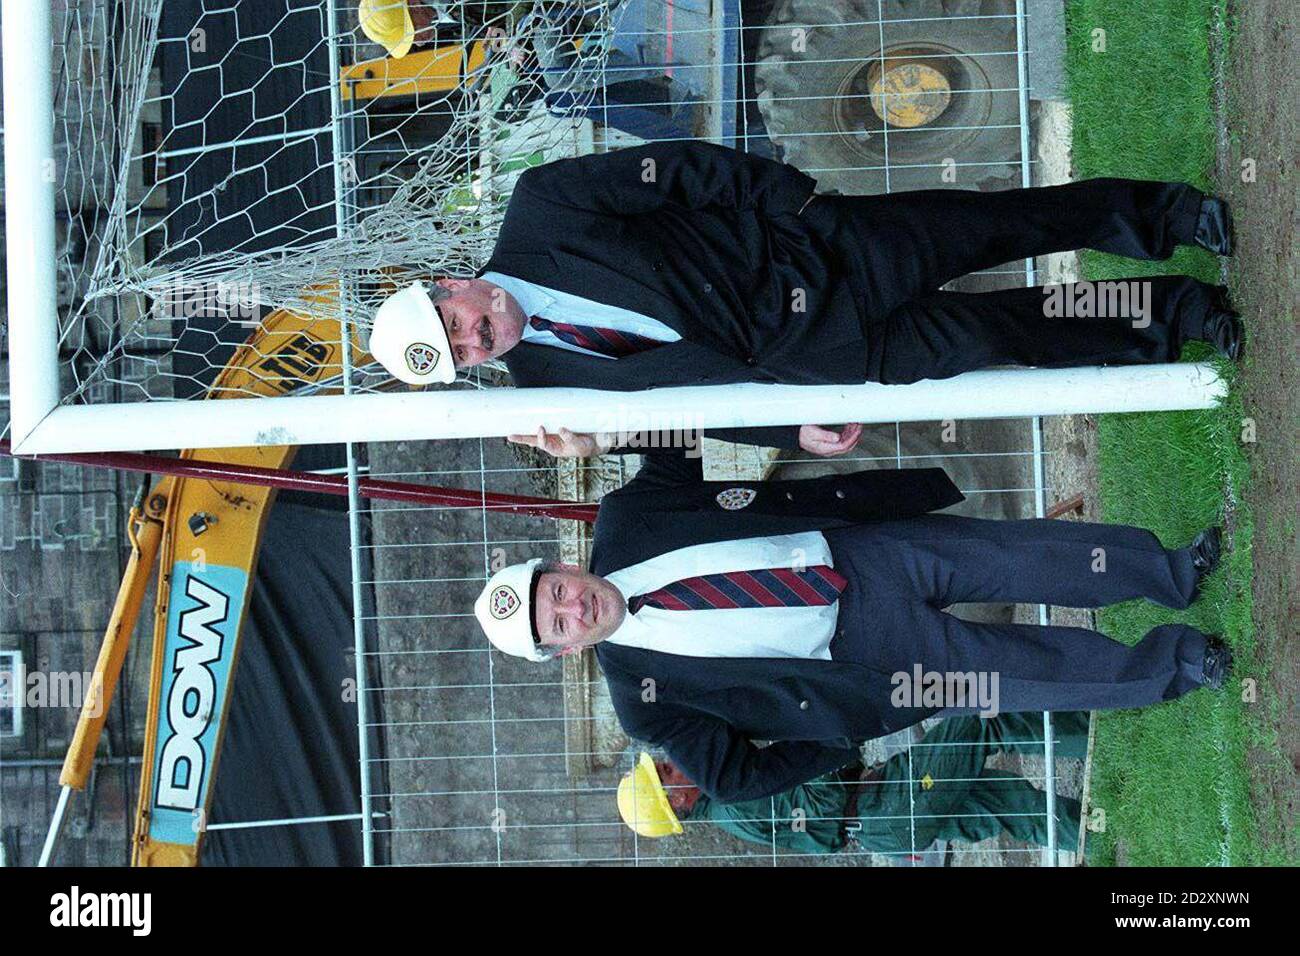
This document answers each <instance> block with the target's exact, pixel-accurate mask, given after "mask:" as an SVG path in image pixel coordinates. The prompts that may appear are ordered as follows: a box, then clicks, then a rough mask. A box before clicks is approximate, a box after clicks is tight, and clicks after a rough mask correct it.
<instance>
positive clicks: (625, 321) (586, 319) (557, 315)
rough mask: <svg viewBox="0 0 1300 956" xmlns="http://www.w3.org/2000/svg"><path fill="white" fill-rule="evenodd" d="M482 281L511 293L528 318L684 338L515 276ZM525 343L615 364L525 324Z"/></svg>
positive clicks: (655, 321)
mask: <svg viewBox="0 0 1300 956" xmlns="http://www.w3.org/2000/svg"><path fill="white" fill-rule="evenodd" d="M482 278H483V279H484V280H485V281H487V282H491V283H492V284H493V285H495V286H499V287H501V288H502V289H505V290H506V292H508V293H510V295H511V296H512V297H513V298H514V300H515V301H516V302H518V303H519V307H520V308H521V309H523V310H524V315H525V316H528V317H532V316H534V315H540V316H541V317H542V318H544V319H549V320H550V321H552V322H570V323H572V324H574V325H595V326H599V327H601V328H606V329H615V330H617V331H619V332H633V333H635V334H637V335H644V336H645V337H646V338H650V339H656V340H657V341H660V342H676V341H677V340H678V339H680V338H681V336H680V335H678V334H677V333H676V332H674V331H673V330H672V329H671V328H669V327H668V326H666V325H664V324H663V323H662V322H660V321H659V320H658V319H652V318H650V317H649V316H646V315H642V314H640V313H639V312H631V311H629V310H627V309H621V308H619V307H618V306H616V305H605V304H604V303H603V302H592V301H591V300H590V299H584V298H583V297H582V296H580V295H572V294H570V293H568V292H561V291H559V290H558V289H548V288H546V287H545V286H540V285H537V284H536V283H534V282H526V281H525V280H523V279H516V278H515V277H514V276H508V275H503V274H502V273H500V272H485V273H483V275H482ZM523 340H524V341H525V342H533V343H536V344H538V345H552V346H555V347H557V348H562V349H568V350H569V351H570V352H582V353H583V354H584V355H595V356H597V357H599V358H607V359H611V360H612V358H613V356H610V355H601V354H600V353H599V352H593V351H591V350H590V349H584V348H582V347H581V346H578V345H571V344H570V343H568V342H566V341H564V340H563V339H561V338H559V337H558V336H556V335H554V334H552V333H550V332H542V331H540V330H538V329H535V328H533V327H532V326H531V325H529V324H528V323H527V322H525V323H524V334H523Z"/></svg>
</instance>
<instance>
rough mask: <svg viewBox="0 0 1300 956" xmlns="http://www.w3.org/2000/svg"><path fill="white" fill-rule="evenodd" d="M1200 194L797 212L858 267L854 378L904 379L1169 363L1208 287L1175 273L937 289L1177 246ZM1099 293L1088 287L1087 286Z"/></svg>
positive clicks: (875, 199) (953, 193)
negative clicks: (972, 277) (862, 360)
mask: <svg viewBox="0 0 1300 956" xmlns="http://www.w3.org/2000/svg"><path fill="white" fill-rule="evenodd" d="M1203 198H1204V194H1203V193H1201V192H1200V191H1199V190H1197V189H1194V188H1193V187H1191V186H1188V185H1185V184H1183V183H1161V182H1142V181H1137V180H1128V179H1089V180H1083V181H1081V182H1077V183H1069V184H1067V185H1063V186H1047V187H1039V188H1032V189H1009V190H1004V191H998V192H988V193H981V192H976V191H973V190H956V189H954V190H945V189H935V190H920V191H916V192H905V193H893V194H887V195H883V196H817V197H815V198H814V199H813V200H812V202H810V203H809V205H808V207H807V209H805V210H804V212H803V213H802V215H803V217H804V218H806V219H807V220H808V222H809V224H810V225H811V226H812V228H813V229H814V230H815V231H817V232H818V233H820V234H821V235H822V237H823V238H824V239H825V240H826V242H827V244H828V246H829V247H830V248H831V249H833V250H834V253H835V255H836V256H838V257H839V259H840V262H839V266H840V267H841V268H844V269H846V270H847V271H848V272H849V274H850V275H852V276H856V277H857V283H856V285H857V287H858V288H859V289H860V291H861V295H862V297H863V299H864V300H865V301H864V302H863V303H862V306H863V313H864V316H865V319H864V321H865V326H866V328H865V334H866V338H867V378H868V380H870V381H878V382H884V383H887V384H905V383H908V382H915V381H918V380H920V379H923V378H947V377H949V376H952V375H957V374H959V373H961V372H965V371H970V370H972V369H977V368H985V367H988V366H991V365H1035V366H1040V367H1053V366H1075V365H1104V364H1116V365H1123V364H1139V363H1152V362H1170V361H1176V360H1177V359H1178V356H1179V352H1180V350H1181V349H1182V346H1183V343H1184V342H1185V341H1187V340H1188V339H1195V338H1199V337H1200V336H1201V333H1202V330H1203V328H1202V327H1203V324H1204V319H1205V317H1206V315H1207V314H1208V312H1209V308H1210V303H1211V295H1212V293H1213V289H1212V287H1210V286H1207V285H1205V284H1204V283H1201V282H1197V281H1196V280H1194V279H1191V278H1188V277H1186V276H1147V277H1143V278H1134V279H1123V280H1115V282H1116V283H1122V285H1112V286H1106V287H1102V288H1101V289H1100V290H1099V289H1098V288H1097V286H1096V284H1094V286H1093V288H1092V289H1091V290H1087V289H1084V288H1083V287H1082V285H1080V286H1078V287H1071V286H1056V287H1050V286H1049V287H1033V288H1016V289H1009V290H1004V291H998V292H983V293H963V292H943V291H940V287H941V286H943V285H944V284H945V283H947V282H950V281H952V280H953V279H956V278H958V277H959V276H963V275H966V274H968V273H972V272H978V271H980V270H982V269H989V268H992V267H993V266H996V265H1000V264H1003V263H1009V262H1015V261H1018V260H1023V259H1027V258H1031V257H1034V256H1040V255H1046V254H1047V253H1051V252H1062V251H1068V250H1072V249H1085V248H1086V249H1097V250H1100V251H1103V252H1109V253H1113V254H1115V255H1121V256H1128V257H1130V258H1134V259H1148V260H1153V259H1167V258H1168V257H1169V256H1170V255H1171V254H1172V253H1173V251H1174V249H1175V248H1176V247H1177V246H1178V245H1180V244H1190V243H1191V242H1193V238H1194V235H1195V230H1196V221H1197V218H1198V215H1199V212H1200V205H1201V201H1202V199H1203ZM1097 292H1100V294H1096V295H1094V294H1093V293H1097Z"/></svg>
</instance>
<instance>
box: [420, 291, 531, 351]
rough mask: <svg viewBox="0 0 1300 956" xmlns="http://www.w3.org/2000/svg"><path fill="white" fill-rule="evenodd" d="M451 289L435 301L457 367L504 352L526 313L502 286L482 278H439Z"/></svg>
mask: <svg viewBox="0 0 1300 956" xmlns="http://www.w3.org/2000/svg"><path fill="white" fill-rule="evenodd" d="M438 285H439V286H441V287H442V288H444V289H446V290H447V291H449V292H450V293H451V295H450V296H448V297H447V298H445V299H443V300H442V301H441V302H439V303H438V304H437V309H438V314H439V315H440V316H441V318H442V324H443V326H444V327H445V328H446V329H447V341H449V342H450V343H451V354H452V358H453V359H454V360H455V362H456V367H457V368H469V367H470V366H471V365H478V364H480V363H482V362H486V361H487V360H488V359H493V358H496V357H497V356H499V355H504V354H505V353H506V352H508V351H510V349H512V348H514V347H515V345H516V343H518V341H519V337H520V336H521V335H523V332H524V322H525V321H526V319H527V317H526V316H525V315H524V312H523V310H522V309H521V308H519V303H518V302H516V301H515V300H514V297H513V296H511V295H510V294H509V293H508V292H506V290H505V289H502V288H501V287H499V286H495V285H493V284H492V283H491V282H485V281H484V280H483V279H439V280H438Z"/></svg>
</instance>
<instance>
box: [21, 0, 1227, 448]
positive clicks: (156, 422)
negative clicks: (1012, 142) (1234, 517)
mask: <svg viewBox="0 0 1300 956" xmlns="http://www.w3.org/2000/svg"><path fill="white" fill-rule="evenodd" d="M2 10H3V23H4V29H3V52H4V113H5V137H4V158H5V193H6V204H7V210H6V212H7V219H6V226H5V232H6V236H5V240H6V248H7V255H8V285H9V289H8V310H9V312H8V317H9V393H10V394H9V400H10V416H11V444H12V449H13V451H14V452H15V453H18V454H24V455H36V454H51V453H69V452H96V451H124V450H143V449H161V448H180V447H188V448H216V447H234V446H255V445H284V444H324V443H343V442H369V441H396V440H413V439H435V438H471V437H494V436H502V435H508V434H514V433H532V432H536V430H537V428H538V427H539V426H545V427H546V428H548V429H557V428H559V427H561V426H564V427H568V428H571V429H573V430H575V431H606V430H610V427H611V425H612V424H613V425H618V424H620V423H633V424H634V425H635V427H636V429H642V428H644V429H647V430H667V429H681V428H684V427H692V428H696V427H698V428H723V427H745V426H762V425H786V424H798V423H803V422H838V421H860V422H896V421H935V420H943V419H950V418H952V419H973V418H1008V417H1030V416H1041V415H1059V414H1079V413H1105V412H1155V411H1171V410H1177V409H1196V408H1209V407H1212V406H1214V405H1215V404H1217V402H1218V401H1219V400H1220V399H1221V398H1222V396H1223V395H1224V394H1225V393H1226V390H1227V386H1226V384H1225V383H1224V382H1223V381H1222V380H1221V379H1220V378H1219V376H1218V374H1217V372H1216V371H1215V369H1214V366H1213V365H1211V364H1209V363H1202V364H1170V365H1152V366H1129V367H1122V368H1074V369H1012V370H997V371H981V372H971V373H967V374H965V375H961V376H958V377H956V378H953V379H948V380H944V381H927V382H921V383H918V384H915V385H906V386H896V385H879V384H871V383H867V384H862V385H853V386H839V385H835V386H785V385H756V384H743V385H730V386H711V387H707V388H701V387H688V388H665V389H655V390H653V391H649V392H617V393H611V392H602V391H596V390H592V389H571V388H544V389H527V390H519V391H517V390H515V389H491V390H477V391H461V390H449V391H424V392H402V393H387V394H344V395H320V396H303V397H293V396H288V397H277V398H274V399H272V400H269V401H268V400H267V399H260V398H236V399H228V400H223V401H220V402H207V401H145V402H121V403H110V404H96V405H74V404H64V403H63V396H61V395H60V388H59V380H60V376H59V371H60V369H59V347H58V334H59V332H58V313H57V307H56V302H57V298H56V270H55V188H56V183H55V182H54V178H55V177H53V176H51V175H50V170H51V164H52V162H53V157H54V155H55V151H54V94H53V82H52V74H51V62H52V44H51V41H52V38H51V23H52V16H51V3H50V0H3V4H2ZM336 129H337V125H336ZM344 325H345V330H346V328H347V327H348V323H347V322H346V317H345V323H344ZM345 347H346V346H345Z"/></svg>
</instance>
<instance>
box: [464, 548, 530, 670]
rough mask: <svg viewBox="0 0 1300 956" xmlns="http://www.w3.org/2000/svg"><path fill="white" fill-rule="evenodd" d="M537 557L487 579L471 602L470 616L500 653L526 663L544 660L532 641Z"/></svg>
mask: <svg viewBox="0 0 1300 956" xmlns="http://www.w3.org/2000/svg"><path fill="white" fill-rule="evenodd" d="M541 563H542V559H541V558H533V559H532V560H531V561H525V562H524V563H523V564H512V565H510V567H508V568H502V569H501V570H500V571H498V572H497V573H496V574H494V575H492V577H491V578H489V579H488V583H487V586H486V587H484V588H483V593H482V594H480V595H479V596H478V600H477V601H475V602H474V616H475V617H477V618H478V622H479V624H481V625H483V631H484V633H486V634H487V638H488V640H489V641H491V642H492V646H493V647H495V648H496V649H497V650H499V651H501V652H502V653H503V654H509V655H511V656H512V657H522V658H524V659H525V660H530V661H544V660H546V658H545V657H543V656H542V655H541V654H540V653H539V652H538V647H537V642H536V641H535V640H534V639H533V600H532V598H533V593H532V592H533V574H534V573H535V572H536V570H537V566H538V565H539V564H541Z"/></svg>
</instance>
